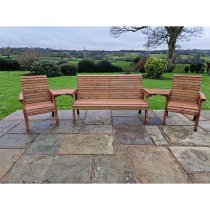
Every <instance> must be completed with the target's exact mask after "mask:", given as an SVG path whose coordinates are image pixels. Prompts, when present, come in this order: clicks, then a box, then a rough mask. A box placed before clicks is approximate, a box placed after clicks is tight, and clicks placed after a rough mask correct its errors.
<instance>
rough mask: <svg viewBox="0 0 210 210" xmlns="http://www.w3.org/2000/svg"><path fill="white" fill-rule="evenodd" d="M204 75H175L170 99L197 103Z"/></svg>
mask: <svg viewBox="0 0 210 210" xmlns="http://www.w3.org/2000/svg"><path fill="white" fill-rule="evenodd" d="M201 81H202V76H200V75H196V76H194V75H193V76H192V75H175V76H174V78H173V84H172V90H171V96H170V99H171V100H172V101H181V102H188V103H193V104H197V103H198V99H199V92H200V85H201Z"/></svg>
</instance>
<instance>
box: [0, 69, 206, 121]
mask: <svg viewBox="0 0 210 210" xmlns="http://www.w3.org/2000/svg"><path fill="white" fill-rule="evenodd" d="M23 73H24V72H18V71H17V72H0V119H2V118H4V117H5V116H7V115H8V114H10V113H12V112H14V111H16V110H18V109H21V106H20V103H19V102H18V95H19V93H20V92H21V86H20V80H19V77H20V76H21V75H22V74H23ZM163 76H164V77H167V78H172V77H173V74H172V73H165V74H164V75H163ZM49 87H50V88H51V89H59V88H74V87H76V77H75V76H63V77H56V78H49ZM143 87H145V88H163V89H164V88H170V87H171V80H151V79H144V80H143ZM201 89H202V91H203V92H204V93H205V95H206V97H207V101H206V102H205V103H204V105H203V109H209V110H210V76H208V75H207V74H203V82H202V85H201ZM57 105H58V109H71V99H70V97H69V96H62V97H58V98H57ZM164 105H165V98H164V97H161V96H156V97H151V98H150V100H149V106H150V109H163V108H164Z"/></svg>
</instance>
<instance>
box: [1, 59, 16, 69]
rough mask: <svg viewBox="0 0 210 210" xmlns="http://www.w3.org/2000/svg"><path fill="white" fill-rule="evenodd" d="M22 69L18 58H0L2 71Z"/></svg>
mask: <svg viewBox="0 0 210 210" xmlns="http://www.w3.org/2000/svg"><path fill="white" fill-rule="evenodd" d="M14 70H20V65H19V64H18V62H17V61H16V60H12V59H8V58H0V71H14Z"/></svg>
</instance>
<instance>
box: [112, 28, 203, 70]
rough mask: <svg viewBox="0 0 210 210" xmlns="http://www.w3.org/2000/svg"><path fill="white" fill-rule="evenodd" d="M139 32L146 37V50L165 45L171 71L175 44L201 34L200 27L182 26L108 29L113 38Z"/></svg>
mask: <svg viewBox="0 0 210 210" xmlns="http://www.w3.org/2000/svg"><path fill="white" fill-rule="evenodd" d="M137 31H141V32H142V33H143V34H144V35H146V36H147V41H146V43H145V45H144V46H146V47H147V48H156V47H158V46H160V45H162V44H167V46H168V53H167V62H168V64H167V69H168V70H171V68H172V64H173V59H174V53H175V50H176V47H177V46H178V45H177V42H182V41H188V40H190V38H192V37H196V36H200V35H201V34H202V32H203V28H202V27H184V26H162V27H149V26H130V27H127V26H123V27H118V26H113V27H111V29H110V34H111V35H112V36H114V37H115V38H117V37H119V36H120V35H121V34H123V33H126V32H137Z"/></svg>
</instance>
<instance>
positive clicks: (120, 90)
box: [77, 74, 142, 99]
mask: <svg viewBox="0 0 210 210" xmlns="http://www.w3.org/2000/svg"><path fill="white" fill-rule="evenodd" d="M77 90H78V92H77V94H78V95H77V97H78V98H85V99H137V98H141V97H142V75H139V74H138V75H137V74H136V75H135V74H131V75H78V76H77Z"/></svg>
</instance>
